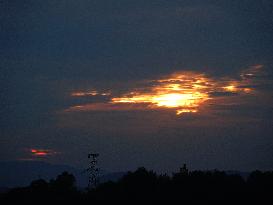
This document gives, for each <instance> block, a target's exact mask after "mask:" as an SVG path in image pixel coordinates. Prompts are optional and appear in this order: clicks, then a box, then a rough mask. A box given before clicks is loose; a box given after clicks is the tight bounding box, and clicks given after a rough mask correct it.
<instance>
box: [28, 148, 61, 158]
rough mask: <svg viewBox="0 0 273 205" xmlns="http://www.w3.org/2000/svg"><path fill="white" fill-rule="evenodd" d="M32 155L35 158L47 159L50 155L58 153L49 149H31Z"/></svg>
mask: <svg viewBox="0 0 273 205" xmlns="http://www.w3.org/2000/svg"><path fill="white" fill-rule="evenodd" d="M30 153H31V155H32V156H35V157H45V156H49V155H54V154H56V153H57V152H55V151H53V150H49V149H30Z"/></svg>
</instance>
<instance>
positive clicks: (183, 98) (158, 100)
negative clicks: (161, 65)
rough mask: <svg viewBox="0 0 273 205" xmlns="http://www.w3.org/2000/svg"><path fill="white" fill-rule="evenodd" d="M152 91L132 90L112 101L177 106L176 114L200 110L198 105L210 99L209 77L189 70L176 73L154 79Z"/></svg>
mask: <svg viewBox="0 0 273 205" xmlns="http://www.w3.org/2000/svg"><path fill="white" fill-rule="evenodd" d="M154 83H155V85H154V86H153V87H152V88H151V90H150V92H147V93H141V92H132V93H131V94H130V95H124V96H122V97H119V98H112V99H111V103H147V104H149V107H152V108H160V107H165V108H177V109H176V114H177V115H180V114H182V113H189V112H198V109H197V108H198V107H199V106H200V105H201V104H202V103H203V102H205V101H206V100H208V99H209V95H208V93H207V92H208V88H209V87H210V86H211V84H210V81H209V79H207V78H205V77H204V76H203V75H200V74H195V73H192V72H187V73H186V74H174V75H173V76H171V78H166V79H160V80H155V81H154Z"/></svg>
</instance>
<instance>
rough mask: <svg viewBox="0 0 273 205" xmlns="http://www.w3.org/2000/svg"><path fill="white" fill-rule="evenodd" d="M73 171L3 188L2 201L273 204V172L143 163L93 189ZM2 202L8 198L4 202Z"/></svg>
mask: <svg viewBox="0 0 273 205" xmlns="http://www.w3.org/2000/svg"><path fill="white" fill-rule="evenodd" d="M75 184H76V180H75V177H74V176H73V175H72V174H69V173H68V172H63V173H62V174H60V175H59V176H57V178H56V179H52V180H50V181H49V182H47V181H45V180H43V179H39V180H35V181H33V182H31V184H30V185H29V186H28V187H22V188H14V189H11V190H10V191H9V192H7V193H3V194H1V198H0V200H1V201H0V203H1V204H22V203H23V204H26V203H27V204H52V203H62V204H71V202H72V203H75V204H102V203H107V204H110V203H116V202H118V203H123V202H124V203H126V204H129V203H130V204H132V203H133V204H143V203H149V202H156V203H160V202H165V203H166V204H167V203H170V202H177V201H179V202H181V203H180V204H253V203H255V204H273V198H272V195H273V172H269V171H268V172H261V171H254V172H252V173H251V174H250V175H249V176H248V178H247V179H246V180H245V179H243V178H242V177H241V176H240V175H236V174H234V175H230V174H226V173H225V172H222V171H217V170H215V171H191V172H188V170H186V169H181V170H180V172H179V173H175V174H173V176H172V177H169V176H167V175H157V174H156V173H155V172H153V171H147V170H146V169H145V168H143V167H142V168H138V169H137V170H136V171H134V172H128V173H127V174H126V175H124V176H123V177H122V178H121V179H120V180H119V181H117V182H111V181H109V182H106V183H102V184H100V185H98V186H97V187H96V188H94V189H91V190H89V191H80V190H77V188H76V185H75ZM2 202H4V203H2Z"/></svg>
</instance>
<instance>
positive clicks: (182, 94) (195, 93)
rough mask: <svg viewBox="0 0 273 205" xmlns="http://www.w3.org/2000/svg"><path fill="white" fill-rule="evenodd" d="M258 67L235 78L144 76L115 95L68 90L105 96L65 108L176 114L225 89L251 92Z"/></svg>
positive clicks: (188, 73) (226, 91) (195, 109)
mask: <svg viewBox="0 0 273 205" xmlns="http://www.w3.org/2000/svg"><path fill="white" fill-rule="evenodd" d="M261 69H262V65H254V66H251V67H250V68H249V69H247V70H244V71H242V73H241V74H240V77H241V79H239V80H238V79H236V80H235V79H232V78H229V77H222V78H218V79H217V78H212V77H208V76H207V75H205V74H203V73H198V72H191V71H183V72H179V73H174V74H172V75H169V76H165V77H162V78H159V79H153V80H146V81H144V82H143V85H142V86H138V87H135V88H133V89H131V90H129V91H128V92H123V93H121V94H118V95H114V94H113V93H115V92H114V91H113V90H108V91H107V92H99V91H97V90H94V89H93V90H89V91H78V92H72V93H71V96H72V97H81V98H82V97H94V96H97V95H100V96H105V99H104V101H100V102H93V103H87V104H80V105H74V106H71V107H69V108H68V109H66V110H65V111H66V112H71V111H111V110H120V111H122V110H124V111H125V110H153V109H170V110H175V111H176V114H177V115H181V114H184V113H197V112H200V110H202V109H201V108H202V107H203V106H202V105H203V104H204V103H205V102H206V101H208V100H211V99H215V98H217V97H220V98H223V97H228V96H231V95H230V94H229V93H232V94H235V93H236V94H242V95H243V94H250V93H252V92H253V91H254V88H251V86H252V84H253V82H254V80H255V76H258V75H259V72H261ZM252 87H253V86H252ZM112 91H113V92H112ZM232 96H234V95H232Z"/></svg>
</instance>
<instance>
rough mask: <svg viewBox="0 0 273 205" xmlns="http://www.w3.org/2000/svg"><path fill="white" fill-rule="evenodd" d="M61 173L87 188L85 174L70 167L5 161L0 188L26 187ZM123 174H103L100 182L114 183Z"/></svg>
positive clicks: (2, 165) (37, 162) (0, 171)
mask: <svg viewBox="0 0 273 205" xmlns="http://www.w3.org/2000/svg"><path fill="white" fill-rule="evenodd" d="M63 171H68V172H69V173H72V174H73V175H74V176H75V177H76V180H77V186H78V187H81V188H83V187H86V186H87V182H88V176H87V173H84V172H83V170H81V169H78V168H75V167H72V166H68V165H58V164H50V163H46V162H41V161H7V162H0V187H2V188H12V187H22V186H27V185H29V184H30V182H31V181H33V180H35V179H39V178H42V179H45V180H50V179H52V178H56V176H57V175H59V174H61V173H62V172H63ZM124 174H125V172H118V173H105V174H103V175H102V176H101V179H100V181H101V182H105V181H109V180H112V181H116V180H118V179H119V178H121V177H122V176H123V175H124Z"/></svg>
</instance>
